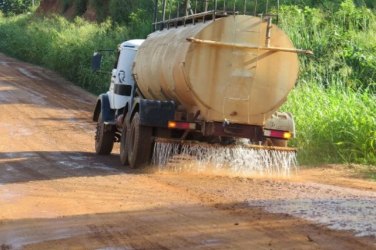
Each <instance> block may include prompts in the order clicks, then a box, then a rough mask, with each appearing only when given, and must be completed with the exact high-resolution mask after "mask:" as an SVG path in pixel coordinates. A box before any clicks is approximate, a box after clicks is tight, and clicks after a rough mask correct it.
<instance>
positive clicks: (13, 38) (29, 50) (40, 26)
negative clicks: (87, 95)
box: [0, 15, 128, 93]
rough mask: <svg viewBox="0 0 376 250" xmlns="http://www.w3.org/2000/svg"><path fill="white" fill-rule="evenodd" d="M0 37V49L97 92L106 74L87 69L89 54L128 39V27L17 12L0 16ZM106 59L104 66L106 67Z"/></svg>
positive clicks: (104, 85) (115, 45)
mask: <svg viewBox="0 0 376 250" xmlns="http://www.w3.org/2000/svg"><path fill="white" fill-rule="evenodd" d="M0 37H1V39H0V50H1V51H3V52H5V53H7V54H8V55H10V56H14V57H17V58H20V59H22V60H24V61H28V62H33V63H37V64H39V65H42V66H45V67H48V68H50V69H53V70H55V71H57V72H59V73H61V74H62V75H64V76H65V77H66V78H68V79H69V80H71V81H73V82H75V83H77V84H78V85H79V86H81V87H83V88H85V89H87V90H89V91H91V92H94V93H100V92H103V91H105V89H106V88H107V87H108V86H107V82H108V78H109V75H108V74H107V75H106V74H93V73H92V72H91V69H90V63H91V56H92V54H93V52H94V51H95V50H97V49H114V50H115V49H116V47H117V45H118V44H119V43H121V42H122V41H124V40H126V39H128V29H127V28H126V27H119V26H113V25H112V23H111V22H110V21H107V22H103V23H101V24H95V23H89V22H87V21H84V20H83V19H81V18H76V19H75V20H74V21H73V22H70V21H68V20H66V19H65V18H63V17H60V16H52V17H48V18H47V17H38V16H34V15H20V16H14V17H8V18H3V17H0ZM110 61H111V60H107V61H106V62H107V65H105V66H104V68H107V69H109V67H108V65H109V64H111V62H110ZM106 66H107V67H106Z"/></svg>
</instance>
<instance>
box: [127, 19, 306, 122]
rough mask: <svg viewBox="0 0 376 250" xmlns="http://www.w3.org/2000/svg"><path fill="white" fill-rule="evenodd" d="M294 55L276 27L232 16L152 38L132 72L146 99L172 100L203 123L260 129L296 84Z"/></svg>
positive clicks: (161, 33) (260, 20) (148, 40)
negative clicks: (227, 122)
mask: <svg viewBox="0 0 376 250" xmlns="http://www.w3.org/2000/svg"><path fill="white" fill-rule="evenodd" d="M268 25H269V28H268ZM268 31H270V32H271V39H267V37H268V35H267V34H268V33H269V32H268ZM187 39H188V40H187ZM281 48H283V49H281ZM294 51H295V50H294V46H293V44H292V43H291V41H290V40H289V38H288V37H287V35H286V34H285V33H284V32H283V31H281V30H280V29H279V28H278V27H276V26H275V25H271V24H270V23H269V24H268V22H266V21H264V20H262V19H260V18H258V17H253V16H245V15H244V16H243V15H237V16H228V17H224V18H220V19H216V20H215V21H209V22H205V23H196V24H194V25H192V24H190V25H187V26H185V27H178V28H170V29H165V30H163V31H157V32H154V33H152V34H150V35H149V37H148V38H147V39H146V40H145V42H144V43H143V44H142V45H141V46H140V47H139V50H138V52H137V55H136V59H135V66H134V74H135V79H136V81H137V84H138V86H139V88H140V90H141V92H142V94H143V95H144V96H145V98H148V99H154V100H174V101H176V102H177V103H178V104H179V105H181V106H182V107H183V108H184V109H185V110H186V111H187V112H189V113H192V114H195V113H196V112H197V111H200V117H199V118H200V119H202V120H204V121H225V120H227V121H229V122H231V123H239V124H250V125H260V126H262V125H264V124H265V121H266V120H267V119H268V118H270V117H271V116H272V114H273V113H274V112H275V111H276V110H277V109H278V108H279V107H280V106H281V105H282V104H283V103H284V102H285V101H286V97H287V95H288V93H289V92H290V91H291V89H292V88H293V87H294V85H295V82H296V79H297V75H298V67H299V66H298V57H297V54H296V53H295V52H296V51H295V52H294Z"/></svg>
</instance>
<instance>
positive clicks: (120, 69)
mask: <svg viewBox="0 0 376 250" xmlns="http://www.w3.org/2000/svg"><path fill="white" fill-rule="evenodd" d="M143 42H144V40H142V39H137V40H129V41H126V42H123V43H121V44H120V45H119V55H118V59H117V62H116V63H115V67H116V68H114V69H113V70H112V74H111V85H110V89H109V91H108V92H107V94H108V97H109V101H110V107H111V109H115V110H116V109H121V108H123V107H124V106H125V105H126V103H127V102H128V101H130V99H131V98H132V93H133V91H134V85H135V82H134V79H133V73H132V68H133V63H134V58H135V56H136V53H137V50H138V48H139V47H140V46H141V44H142V43H143Z"/></svg>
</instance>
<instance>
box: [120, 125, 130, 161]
mask: <svg viewBox="0 0 376 250" xmlns="http://www.w3.org/2000/svg"><path fill="white" fill-rule="evenodd" d="M126 143H127V125H126V123H125V121H124V123H123V128H122V130H121V138H120V161H121V164H123V165H124V166H126V165H128V164H129V162H128V147H127V144H126Z"/></svg>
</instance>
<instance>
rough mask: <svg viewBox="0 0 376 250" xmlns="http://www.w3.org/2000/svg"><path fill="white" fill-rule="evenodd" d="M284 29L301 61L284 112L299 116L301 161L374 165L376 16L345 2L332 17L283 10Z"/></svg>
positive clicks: (290, 8)
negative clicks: (304, 50) (302, 52)
mask: <svg viewBox="0 0 376 250" xmlns="http://www.w3.org/2000/svg"><path fill="white" fill-rule="evenodd" d="M280 13H281V18H280V20H281V23H280V26H281V27H282V28H283V29H284V30H285V31H286V32H287V33H288V34H289V36H290V38H291V39H292V40H293V42H294V44H295V45H296V46H297V47H300V48H309V49H312V50H313V51H314V52H315V56H313V57H310V58H307V57H305V56H304V57H301V75H300V79H299V81H298V87H297V88H296V89H295V90H294V91H293V92H292V93H291V95H290V97H289V100H288V102H287V103H286V104H285V105H284V107H283V109H284V110H288V111H290V112H292V113H293V114H294V115H295V118H296V123H297V130H298V134H297V138H296V139H295V140H294V141H293V144H294V145H295V146H297V147H298V148H299V149H300V155H299V158H300V161H301V162H302V163H304V164H315V163H328V162H329V163H337V162H347V163H365V164H376V95H375V94H376V46H375V44H376V16H375V14H374V13H373V12H371V11H370V10H369V9H367V8H364V7H361V8H356V7H355V5H354V3H353V2H352V1H351V0H346V1H344V2H343V3H342V4H341V6H340V8H339V9H338V10H337V11H336V12H334V13H325V12H323V11H322V10H321V9H315V8H309V7H305V8H300V7H297V6H284V7H283V8H282V9H281V12H280Z"/></svg>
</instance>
